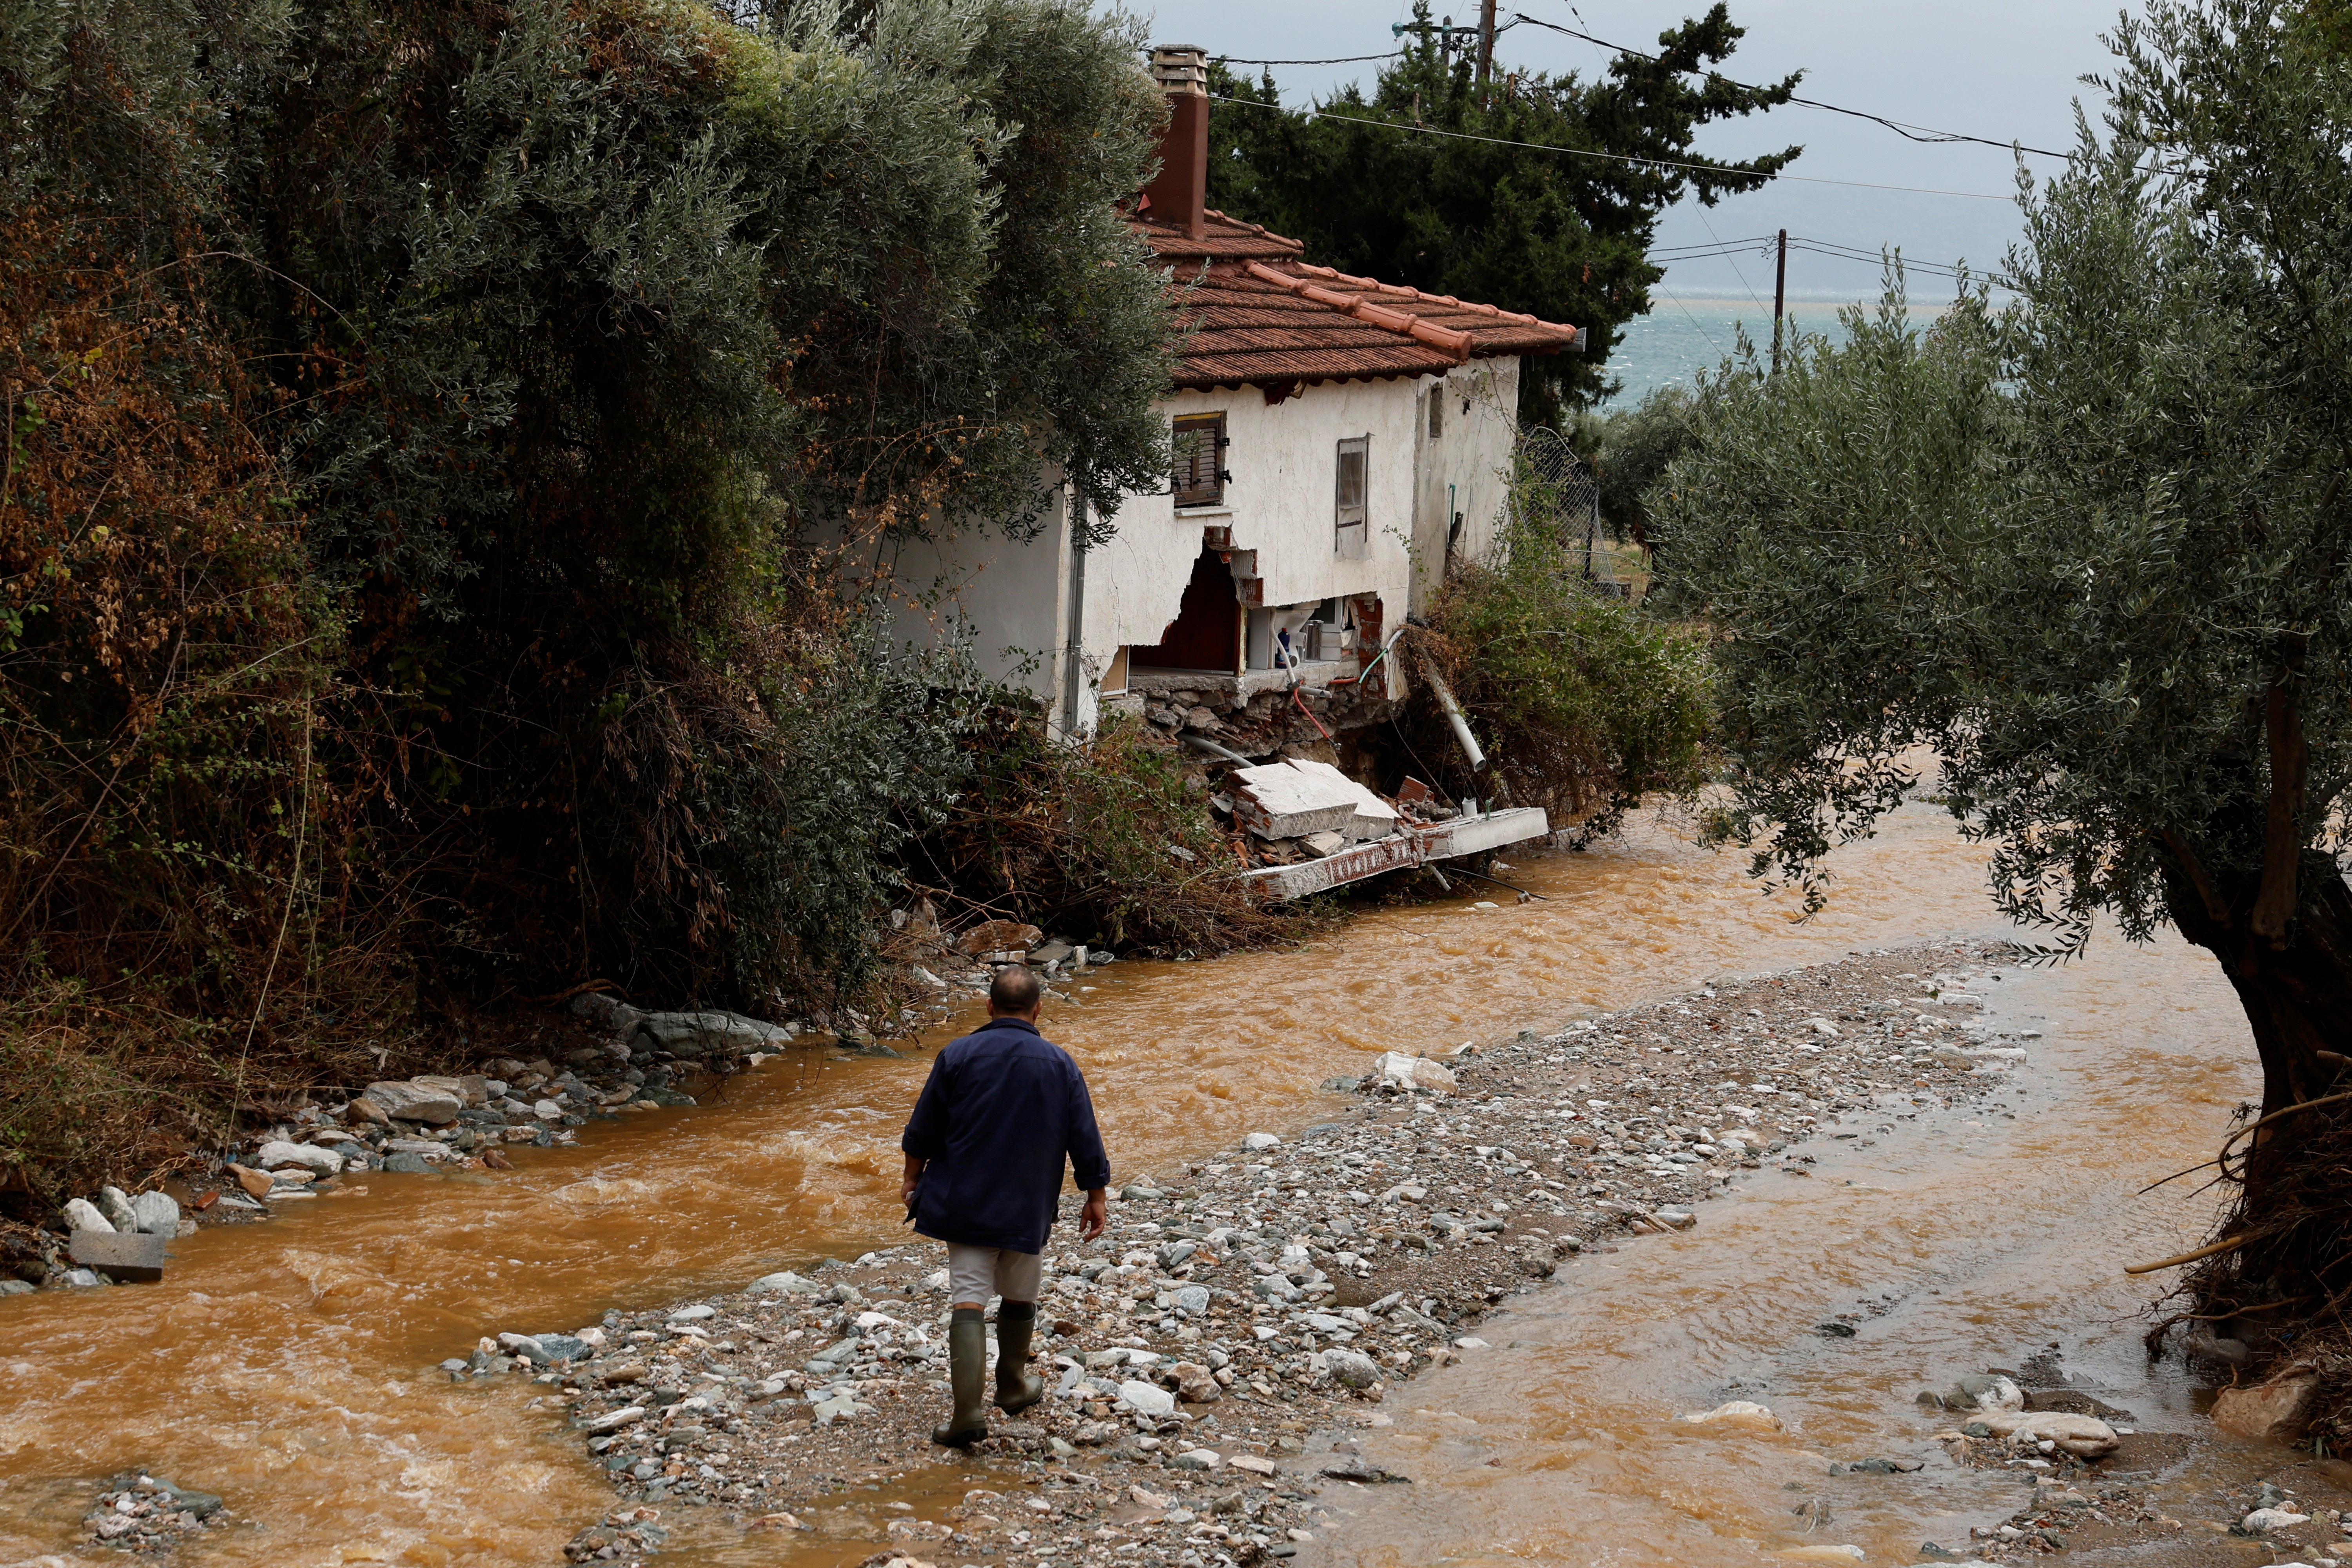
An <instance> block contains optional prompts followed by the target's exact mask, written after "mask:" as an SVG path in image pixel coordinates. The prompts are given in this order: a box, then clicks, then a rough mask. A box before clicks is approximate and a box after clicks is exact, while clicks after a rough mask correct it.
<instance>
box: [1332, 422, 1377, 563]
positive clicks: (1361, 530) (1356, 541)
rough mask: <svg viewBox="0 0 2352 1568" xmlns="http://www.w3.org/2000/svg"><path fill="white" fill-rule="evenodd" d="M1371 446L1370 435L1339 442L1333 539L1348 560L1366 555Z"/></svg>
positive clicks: (1339, 551)
mask: <svg viewBox="0 0 2352 1568" xmlns="http://www.w3.org/2000/svg"><path fill="white" fill-rule="evenodd" d="M1371 445H1372V438H1371V437H1370V436H1350V437H1348V438H1347V439H1346V440H1344V441H1342V442H1340V443H1339V487H1338V509H1337V511H1336V514H1335V516H1334V519H1333V529H1332V542H1333V549H1334V550H1335V551H1336V552H1338V553H1339V556H1340V557H1341V558H1342V559H1345V560H1349V561H1361V560H1362V559H1363V558H1364V539H1365V535H1366V534H1367V533H1368V532H1369V531H1370V530H1369V529H1368V528H1367V526H1366V524H1365V521H1364V482H1365V472H1364V470H1365V467H1366V464H1367V462H1368V461H1369V459H1370V451H1371Z"/></svg>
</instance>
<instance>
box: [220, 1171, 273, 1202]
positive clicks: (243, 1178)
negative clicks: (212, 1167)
mask: <svg viewBox="0 0 2352 1568" xmlns="http://www.w3.org/2000/svg"><path fill="white" fill-rule="evenodd" d="M228 1173H229V1174H230V1175H231V1176H233V1177H235V1178H236V1184H237V1185H238V1186H240V1187H242V1188H244V1189H245V1193H246V1195H247V1197H255V1198H267V1197H268V1196H269V1194H272V1193H274V1192H276V1191H277V1190H278V1184H277V1183H276V1182H275V1181H272V1180H271V1179H270V1175H269V1173H268V1172H267V1171H256V1170H253V1169H251V1168H249V1167H247V1166H244V1165H231V1166H229V1167H228Z"/></svg>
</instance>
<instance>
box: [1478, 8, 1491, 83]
mask: <svg viewBox="0 0 2352 1568" xmlns="http://www.w3.org/2000/svg"><path fill="white" fill-rule="evenodd" d="M1494 70H1495V0H1478V85H1479V86H1480V87H1484V86H1486V79H1487V78H1488V77H1489V76H1491V75H1493V74H1494Z"/></svg>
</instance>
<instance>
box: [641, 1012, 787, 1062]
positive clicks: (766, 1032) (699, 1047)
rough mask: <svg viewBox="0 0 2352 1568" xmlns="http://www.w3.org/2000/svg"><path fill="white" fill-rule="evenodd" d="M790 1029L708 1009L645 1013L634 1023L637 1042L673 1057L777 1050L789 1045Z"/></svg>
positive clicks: (698, 1056)
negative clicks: (692, 1011)
mask: <svg viewBox="0 0 2352 1568" xmlns="http://www.w3.org/2000/svg"><path fill="white" fill-rule="evenodd" d="M792 1041H793V1031H792V1030H790V1029H788V1028H786V1027H785V1026H782V1024H763V1023H761V1021H760V1020H759V1019H757V1018H747V1017H745V1016H743V1015H742V1014H740V1013H730V1012H726V1011H724V1010H722V1009H719V1008H709V1009H706V1010H704V1011H702V1012H698V1013H647V1014H646V1015H645V1016H643V1017H642V1018H641V1019H640V1020H639V1021H638V1023H637V1027H636V1042H637V1044H639V1045H640V1046H646V1045H650V1046H651V1047H652V1048H654V1049H656V1050H662V1051H667V1052H669V1053H670V1055H672V1056H675V1057H684V1058H687V1059H688V1060H689V1061H692V1060H697V1059H698V1058H703V1057H709V1056H720V1057H740V1056H746V1055H749V1054H750V1053H751V1052H752V1051H777V1050H782V1048H783V1047H786V1046H788V1045H790V1044H791V1043H792Z"/></svg>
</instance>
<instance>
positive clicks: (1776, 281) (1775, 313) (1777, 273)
mask: <svg viewBox="0 0 2352 1568" xmlns="http://www.w3.org/2000/svg"><path fill="white" fill-rule="evenodd" d="M1788 298H1789V231H1788V230H1787V229H1785V228H1784V229H1782V230H1781V231H1780V259H1779V260H1778V261H1777V262H1775V263H1774V264H1773V267H1772V374H1774V375H1778V374H1780V312H1781V310H1783V309H1784V308H1785V306H1786V303H1787V300H1788Z"/></svg>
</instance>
